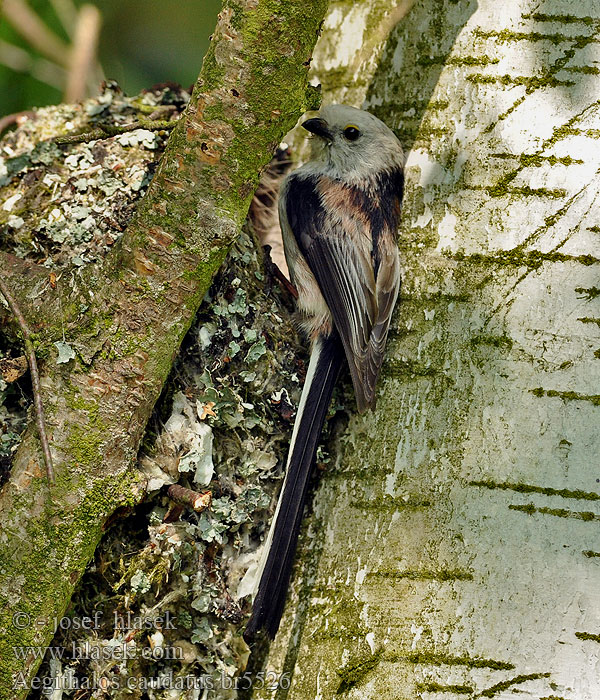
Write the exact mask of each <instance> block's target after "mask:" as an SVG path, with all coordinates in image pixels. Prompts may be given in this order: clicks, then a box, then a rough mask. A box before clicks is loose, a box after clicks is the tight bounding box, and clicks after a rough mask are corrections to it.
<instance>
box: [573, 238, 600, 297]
mask: <svg viewBox="0 0 600 700" xmlns="http://www.w3.org/2000/svg"><path fill="white" fill-rule="evenodd" d="M590 230H591V229H590ZM575 291H576V292H577V293H578V294H581V295H583V297H584V298H586V299H587V300H588V301H590V300H592V299H595V298H596V297H597V296H600V288H599V287H575Z"/></svg>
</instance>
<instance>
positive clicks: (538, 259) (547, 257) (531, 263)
mask: <svg viewBox="0 0 600 700" xmlns="http://www.w3.org/2000/svg"><path fill="white" fill-rule="evenodd" d="M442 254H443V255H445V256H446V257H447V258H450V259H452V260H457V261H458V262H467V263H474V264H476V265H505V266H507V267H531V268H538V267H540V265H542V264H543V263H545V262H557V263H567V262H576V263H580V264H581V265H585V266H586V267H587V266H589V265H597V264H598V263H600V258H596V257H594V256H593V255H568V254H567V253H559V252H550V253H542V251H540V250H530V251H527V252H524V251H522V250H499V251H497V252H496V253H470V254H466V253H462V252H459V251H458V252H456V253H451V252H449V251H442Z"/></svg>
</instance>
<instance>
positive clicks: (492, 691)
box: [475, 673, 550, 698]
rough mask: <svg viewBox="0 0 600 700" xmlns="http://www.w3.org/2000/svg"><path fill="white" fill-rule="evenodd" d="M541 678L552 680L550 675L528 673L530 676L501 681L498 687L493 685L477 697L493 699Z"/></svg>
mask: <svg viewBox="0 0 600 700" xmlns="http://www.w3.org/2000/svg"><path fill="white" fill-rule="evenodd" d="M540 678H550V674H549V673H528V674H525V675H522V676H515V678H511V679H510V680H506V681H501V682H500V683H496V685H492V686H491V687H489V688H487V689H486V690H483V691H482V692H481V693H479V694H478V695H476V696H475V697H479V698H492V697H494V695H496V694H497V693H500V692H502V691H503V690H507V689H508V688H512V686H513V685H520V684H521V683H527V681H537V680H539V679H540Z"/></svg>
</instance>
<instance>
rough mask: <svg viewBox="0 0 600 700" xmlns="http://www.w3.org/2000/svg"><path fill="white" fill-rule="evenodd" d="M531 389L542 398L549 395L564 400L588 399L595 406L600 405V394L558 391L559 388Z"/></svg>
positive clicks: (531, 391)
mask: <svg viewBox="0 0 600 700" xmlns="http://www.w3.org/2000/svg"><path fill="white" fill-rule="evenodd" d="M529 391H530V393H532V394H533V395H534V396H538V397H540V398H541V397H543V396H548V397H550V398H558V399H562V400H563V401H588V402H589V403H591V404H592V405H593V406H600V394H580V393H579V392H577V391H558V390H557V389H543V388H542V387H538V388H536V389H530V390H529Z"/></svg>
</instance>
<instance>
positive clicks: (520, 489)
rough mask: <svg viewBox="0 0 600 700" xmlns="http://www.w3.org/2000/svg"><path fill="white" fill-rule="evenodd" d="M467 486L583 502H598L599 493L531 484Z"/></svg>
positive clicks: (485, 482) (480, 484)
mask: <svg viewBox="0 0 600 700" xmlns="http://www.w3.org/2000/svg"><path fill="white" fill-rule="evenodd" d="M469 486H479V487H482V488H486V489H501V490H503V491H516V492H517V493H541V494H544V495H545V496H561V498H575V499H577V500H584V501H600V493H595V492H594V491H581V490H579V489H555V488H551V487H549V486H535V485H533V484H513V483H510V482H508V481H503V482H498V481H491V480H489V481H470V482H469Z"/></svg>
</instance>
